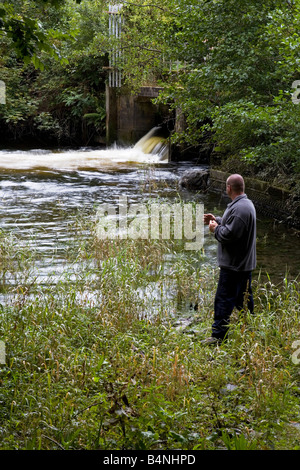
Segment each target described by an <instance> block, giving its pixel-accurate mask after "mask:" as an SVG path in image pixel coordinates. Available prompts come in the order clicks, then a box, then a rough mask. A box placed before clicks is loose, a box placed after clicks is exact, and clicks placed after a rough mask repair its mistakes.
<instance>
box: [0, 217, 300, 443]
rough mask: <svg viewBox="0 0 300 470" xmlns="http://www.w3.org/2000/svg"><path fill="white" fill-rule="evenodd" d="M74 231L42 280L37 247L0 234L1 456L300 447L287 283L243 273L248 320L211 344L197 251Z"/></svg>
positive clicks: (291, 288)
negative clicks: (59, 265) (60, 259)
mask: <svg viewBox="0 0 300 470" xmlns="http://www.w3.org/2000/svg"><path fill="white" fill-rule="evenodd" d="M76 231H77V235H76V237H74V240H73V245H72V246H70V249H69V251H68V264H67V265H66V268H65V271H61V272H60V276H59V277H52V276H51V274H48V278H47V279H46V278H43V282H42V283H39V282H38V280H37V279H35V277H34V276H35V273H36V269H35V267H36V263H37V261H38V259H37V258H38V256H39V255H38V252H35V251H33V250H32V248H31V247H28V249H27V248H26V246H24V243H23V244H20V243H18V240H17V239H12V238H7V237H6V236H5V234H4V233H2V234H1V243H0V248H1V253H2V257H1V277H2V302H1V309H0V320H1V321H0V325H1V326H0V339H1V341H2V342H4V343H5V345H6V361H5V364H2V365H1V366H0V381H1V402H2V406H1V426H0V432H1V444H0V448H1V449H2V450H8V449H9V450H17V449H19V450H21V449H22V450H23V449H26V450H57V449H65V450H72V449H73V450H90V449H99V450H112V449H113V450H117V449H126V450H166V449H168V450H170V449H176V450H178V449H182V450H201V449H207V450H221V449H238V450H240V449H241V450H247V449H264V450H265V449H280V450H283V449H299V448H300V432H299V411H300V410H299V377H300V376H299V371H300V369H299V367H300V365H299V349H298V346H297V345H298V341H299V328H300V325H299V314H298V312H299V300H300V298H299V292H300V289H299V287H300V286H299V282H298V281H296V280H292V281H288V280H287V279H283V280H282V282H281V283H280V285H276V286H275V285H274V284H273V283H272V282H271V280H269V281H268V282H266V283H263V282H262V281H260V280H259V279H258V280H257V281H255V282H254V286H253V287H254V296H255V304H256V314H255V315H254V316H248V315H247V314H245V315H242V316H240V317H239V316H237V314H236V313H234V314H233V316H232V322H231V327H230V334H229V339H228V342H227V343H226V344H224V345H222V346H217V347H216V348H213V349H211V348H210V347H207V346H206V347H203V346H202V345H201V343H200V340H201V339H203V338H205V337H206V336H207V335H209V334H210V328H211V322H212V314H213V293H214V291H215V288H216V282H217V269H216V268H213V267H212V266H211V265H203V264H202V263H200V261H201V256H202V254H201V253H198V252H197V253H191V254H190V256H186V255H185V254H183V253H180V252H177V253H176V256H175V255H174V251H175V250H174V246H172V243H171V242H170V243H171V246H170V243H169V242H168V243H165V241H164V242H160V241H159V240H147V241H145V240H119V241H111V240H97V239H95V237H94V233H95V227H94V225H93V222H92V221H91V219H90V218H88V217H87V218H86V219H85V220H82V219H80V220H79V219H78V221H77V224H76ZM16 246H17V247H18V249H17V250H16V249H15V247H16ZM170 253H173V261H172V262H170ZM3 296H5V299H6V300H5V301H4V298H3ZM196 302H197V306H196V305H195V304H196Z"/></svg>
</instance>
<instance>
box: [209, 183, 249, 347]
mask: <svg viewBox="0 0 300 470" xmlns="http://www.w3.org/2000/svg"><path fill="white" fill-rule="evenodd" d="M244 191H245V183H244V179H243V177H242V176H241V175H238V174H234V175H231V176H229V178H228V179H227V181H226V193H227V194H228V196H229V197H230V199H231V203H230V204H228V206H227V209H226V210H225V212H224V214H223V217H215V216H214V215H213V214H204V224H205V225H209V230H210V231H211V232H212V233H214V235H215V238H216V240H217V241H218V265H219V267H220V276H219V281H218V287H217V292H216V295H215V303H214V322H213V325H212V336H211V337H210V338H207V339H206V340H204V341H203V343H205V344H214V343H221V342H222V341H223V340H224V339H226V337H227V334H228V327H229V318H230V315H231V313H232V311H233V309H234V307H236V308H237V309H238V310H239V311H241V310H243V309H245V308H248V309H249V310H250V312H251V313H253V308H254V306H253V296H252V289H251V276H252V270H253V269H254V268H255V266H256V211H255V208H254V205H253V203H252V202H251V201H250V199H248V198H247V195H246V194H245V192H244Z"/></svg>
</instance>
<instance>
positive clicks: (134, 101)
mask: <svg viewBox="0 0 300 470" xmlns="http://www.w3.org/2000/svg"><path fill="white" fill-rule="evenodd" d="M159 91H160V88H158V87H141V89H140V92H139V93H138V94H136V95H133V94H131V93H130V92H129V91H128V90H126V89H125V88H124V87H110V86H107V87H106V140H107V145H111V144H113V143H115V142H116V143H118V144H121V145H133V144H135V143H136V142H137V141H138V140H139V139H140V138H141V137H143V136H144V135H145V134H147V133H148V132H149V131H150V130H151V129H152V128H153V127H155V126H158V125H160V124H161V123H162V122H163V121H164V120H167V119H168V117H170V110H169V108H168V107H165V106H158V105H155V104H153V102H152V100H153V98H156V97H157V96H158V94H159Z"/></svg>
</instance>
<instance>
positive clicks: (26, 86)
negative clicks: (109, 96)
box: [0, 0, 106, 145]
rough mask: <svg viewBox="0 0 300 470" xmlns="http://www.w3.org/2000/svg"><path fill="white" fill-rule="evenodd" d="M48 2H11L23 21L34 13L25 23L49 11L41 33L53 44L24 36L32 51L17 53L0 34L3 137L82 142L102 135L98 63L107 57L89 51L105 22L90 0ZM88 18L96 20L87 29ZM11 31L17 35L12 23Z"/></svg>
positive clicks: (102, 90) (102, 85)
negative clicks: (2, 82)
mask: <svg viewBox="0 0 300 470" xmlns="http://www.w3.org/2000/svg"><path fill="white" fill-rule="evenodd" d="M44 3H45V5H44ZM52 3H53V4H55V3H56V2H34V3H32V2H21V4H20V5H19V2H18V0H15V1H14V2H13V4H12V5H11V11H12V12H13V7H14V8H15V9H17V8H18V12H19V13H18V15H19V16H20V15H21V13H22V15H21V16H22V18H23V17H24V18H25V19H26V21H27V19H28V18H29V17H32V19H30V21H29V23H30V22H31V21H32V23H30V24H32V25H33V23H34V22H35V23H34V24H38V25H39V27H41V21H40V18H41V15H42V14H43V15H45V13H46V11H47V17H43V25H44V26H43V31H44V32H45V34H47V37H48V39H49V38H50V36H51V38H52V40H53V41H54V42H53V44H52V45H51V44H50V42H49V44H47V45H46V43H45V47H44V48H39V47H40V44H39V45H38V44H37V43H36V41H31V39H30V40H28V41H27V40H26V41H23V43H24V47H25V48H27V49H28V48H32V49H31V50H30V51H29V49H28V50H27V51H25V49H24V50H23V51H21V50H20V48H19V47H17V48H16V47H14V49H12V48H11V45H12V38H11V37H10V36H9V34H5V35H4V36H2V41H1V43H0V48H1V49H2V51H3V53H2V58H1V61H0V78H1V80H3V81H5V84H6V106H5V107H4V106H2V107H0V119H1V138H2V141H5V140H10V141H11V140H13V139H14V140H21V139H25V138H28V136H30V137H31V139H32V140H35V139H39V140H40V139H42V140H43V141H44V143H45V144H51V145H52V144H53V143H54V144H55V143H56V144H57V143H59V144H62V143H66V144H73V145H74V144H75V145H86V144H88V143H90V142H92V141H93V139H94V138H96V136H97V135H101V134H102V135H103V133H104V128H105V115H104V112H105V95H104V93H105V73H104V72H103V71H102V67H103V65H104V64H105V63H106V58H105V56H104V55H103V54H102V52H100V53H99V52H98V51H97V52H95V51H94V50H92V49H93V48H92V44H93V39H94V35H95V34H96V31H97V32H98V31H99V30H100V29H101V28H102V29H103V26H101V28H100V25H101V24H102V25H103V20H102V15H101V14H99V8H100V5H99V3H97V5H93V8H92V7H91V5H92V2H87V1H85V2H84V5H77V6H76V5H75V8H74V1H73V0H67V1H65V2H60V5H59V9H58V8H56V5H54V6H55V7H54V6H53V5H52ZM78 3H81V2H78ZM94 3H95V2H94ZM96 7H97V9H98V10H97V12H98V13H97V15H96V14H95V8H96ZM44 8H46V11H45V10H43V9H44ZM87 8H89V9H90V11H89V13H90V17H89V16H88V15H87ZM41 9H42V10H41ZM19 16H18V18H19ZM21 16H20V17H21ZM92 17H93V18H94V19H95V21H94V23H95V24H94V26H93V27H92V23H91V24H90V27H89V28H87V22H88V21H89V20H90V19H91V18H92ZM22 21H23V20H22ZM24 21H25V20H24ZM84 31H88V32H89V33H88V34H86V33H84ZM11 34H17V32H16V29H15V28H13V27H12V28H11ZM75 37H76V38H78V40H77V39H76V40H75ZM52 47H53V48H54V49H53V50H54V51H56V52H55V54H56V53H57V54H59V55H60V57H61V60H59V62H58V61H57V60H56V59H57V58H56V57H55V54H52V52H51V51H50V50H49V51H48V49H49V48H52ZM27 52H28V54H27ZM48 52H49V53H48ZM50 52H51V53H50ZM20 58H22V61H21V60H20ZM89 113H96V114H98V119H97V120H90V119H89V120H87V119H85V117H84V116H85V115H86V114H89Z"/></svg>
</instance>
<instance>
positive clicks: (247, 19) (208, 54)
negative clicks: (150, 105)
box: [120, 0, 300, 175]
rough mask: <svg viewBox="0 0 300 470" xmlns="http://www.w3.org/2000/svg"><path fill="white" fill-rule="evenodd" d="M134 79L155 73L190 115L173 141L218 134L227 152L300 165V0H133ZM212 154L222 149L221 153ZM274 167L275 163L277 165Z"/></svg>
mask: <svg viewBox="0 0 300 470" xmlns="http://www.w3.org/2000/svg"><path fill="white" fill-rule="evenodd" d="M123 14H124V22H125V24H124V34H123V37H122V40H121V43H120V48H121V49H122V54H123V61H122V62H121V64H120V65H121V66H122V67H123V70H124V73H125V77H126V80H127V82H128V84H129V85H132V87H133V88H134V89H136V88H138V86H139V85H141V84H145V83H147V81H151V80H152V81H153V80H154V79H153V76H154V77H155V80H156V83H157V84H160V85H161V86H162V87H163V92H162V93H161V96H160V98H159V99H158V100H157V101H158V102H164V103H168V104H169V105H170V106H171V107H174V109H177V110H178V109H179V110H180V111H181V113H182V114H183V115H184V116H185V121H186V126H185V128H184V129H182V128H181V129H180V131H179V130H176V133H175V134H174V135H173V141H174V142H178V143H185V144H189V145H195V146H196V145H199V143H203V141H204V142H205V145H207V144H211V145H212V146H213V147H214V148H215V153H216V154H217V155H219V156H220V155H221V156H222V159H223V160H226V158H227V157H230V158H232V157H235V158H238V159H241V160H244V161H245V162H248V163H250V164H251V165H252V166H255V165H257V170H259V169H260V168H261V166H265V167H270V164H271V165H274V171H277V170H278V169H279V168H280V169H281V171H282V173H283V174H285V175H290V174H291V173H293V172H298V171H299V151H298V148H299V137H298V133H297V123H298V122H299V121H298V117H299V110H298V108H297V107H296V106H295V105H294V104H292V102H291V93H292V83H293V81H294V80H296V79H299V76H298V70H299V44H300V42H299V26H300V9H299V2H280V1H276V0H267V1H264V2H257V1H254V0H253V1H250V2H249V1H245V0H239V1H236V0H226V1H222V0H218V1H215V0H209V1H203V2H199V1H196V0H190V1H188V2H186V1H182V0H167V1H166V2H164V3H163V5H161V4H160V3H158V2H151V3H149V2H144V1H139V2H125V7H124V13H123ZM213 156H214V154H213ZM275 169H276V170H275Z"/></svg>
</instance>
